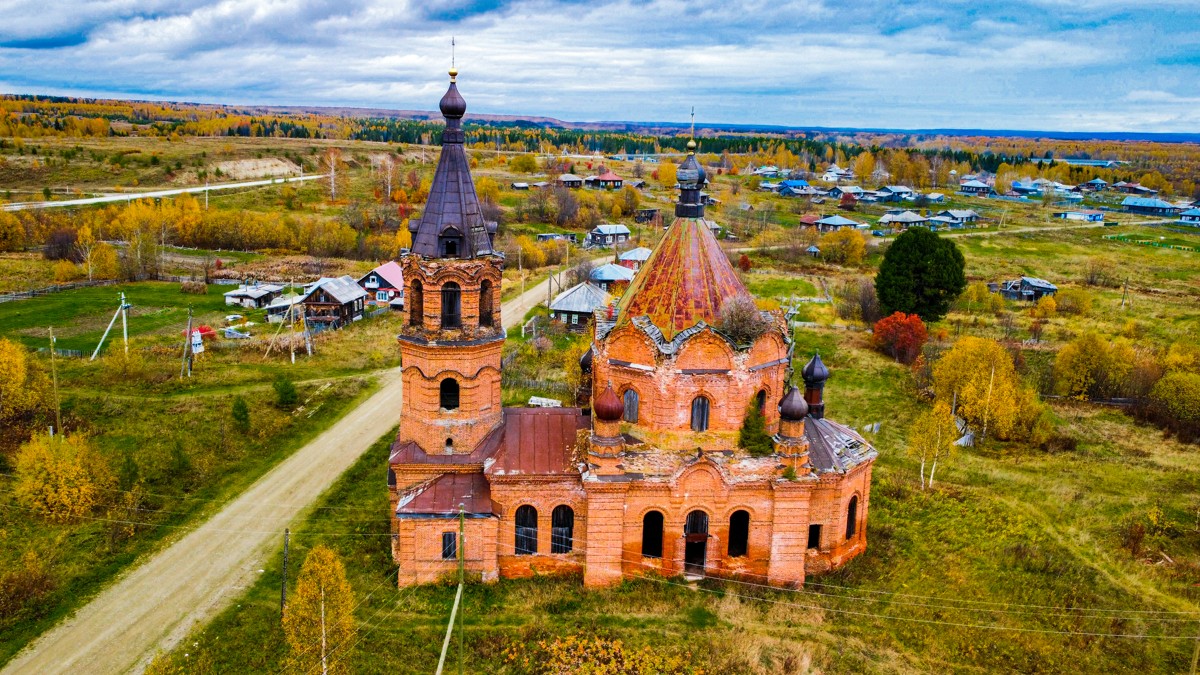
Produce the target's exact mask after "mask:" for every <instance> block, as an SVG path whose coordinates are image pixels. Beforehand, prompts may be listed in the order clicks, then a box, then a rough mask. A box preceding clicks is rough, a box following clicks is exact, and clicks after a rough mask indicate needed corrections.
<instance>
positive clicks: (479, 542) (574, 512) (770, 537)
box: [388, 70, 876, 586]
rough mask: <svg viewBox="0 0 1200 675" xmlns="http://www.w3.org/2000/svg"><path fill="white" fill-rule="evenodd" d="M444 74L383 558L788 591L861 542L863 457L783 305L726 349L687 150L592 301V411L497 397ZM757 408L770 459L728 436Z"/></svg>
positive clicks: (713, 255) (485, 298)
mask: <svg viewBox="0 0 1200 675" xmlns="http://www.w3.org/2000/svg"><path fill="white" fill-rule="evenodd" d="M455 75H456V73H455V71H453V70H452V71H450V88H449V91H447V92H446V94H445V96H443V97H442V100H441V105H440V107H441V111H442V114H443V115H444V116H445V118H446V130H445V132H444V133H443V135H442V150H441V158H440V159H439V162H438V167H437V172H436V173H435V175H434V179H433V184H432V186H431V189H430V196H429V202H428V204H427V206H426V209H425V212H424V213H423V215H422V216H421V218H420V220H419V221H417V222H416V223H415V224H413V225H412V226H411V228H412V234H413V246H412V251H411V253H408V254H406V255H405V256H403V258H402V259H401V261H400V264H401V266H402V267H403V271H404V283H405V286H406V287H405V297H406V298H407V299H408V315H407V320H406V325H405V328H404V329H403V331H402V332H401V334H400V335H399V337H398V339H399V343H400V350H401V353H402V357H403V368H404V371H403V372H404V375H403V377H404V404H403V409H402V411H401V418H400V433H399V436H398V438H397V439H396V442H395V443H394V444H393V446H392V450H391V457H390V459H389V462H388V487H389V490H390V497H391V499H390V503H391V510H392V515H393V518H392V520H391V522H392V533H393V537H392V555H393V557H394V559H395V562H396V564H397V565H399V568H400V571H399V583H400V584H401V585H406V584H413V583H423V582H429V581H434V580H436V579H438V578H440V577H442V576H443V575H446V574H448V573H453V572H455V571H456V570H457V558H458V554H459V551H458V547H459V545H460V542H459V539H458V536H457V533H458V520H459V512H460V508H461V509H462V510H463V511H464V512H465V514H466V516H465V517H466V526H465V528H466V529H465V536H464V538H463V541H464V542H465V544H463V545H464V546H465V549H464V551H463V556H464V558H465V564H466V567H467V569H468V570H469V571H471V572H472V573H476V574H479V575H481V576H482V577H483V578H484V579H489V580H490V579H496V578H498V577H499V576H507V577H520V576H531V575H537V574H551V573H559V572H571V571H574V572H578V571H581V572H582V574H583V579H584V583H586V584H588V585H604V584H612V583H615V582H617V581H618V580H620V579H621V578H622V577H623V576H625V575H634V574H644V573H647V572H656V573H659V574H666V575H674V574H681V573H682V574H688V575H710V576H726V575H728V576H739V575H741V576H746V577H750V578H756V577H757V578H760V579H761V580H766V581H767V582H769V583H771V584H777V585H788V586H791V585H799V584H802V583H803V582H804V578H805V575H806V574H808V573H810V572H823V571H826V570H829V569H833V568H836V567H838V566H840V565H842V564H844V563H845V562H846V561H848V560H849V559H851V558H853V557H854V556H856V555H858V554H859V553H861V552H862V551H863V550H864V549H865V548H866V541H867V540H866V520H867V511H868V504H869V497H870V489H871V467H872V465H873V463H874V460H875V457H876V452H875V450H874V449H873V448H872V447H871V445H870V444H869V443H868V442H867V441H866V440H864V439H863V438H862V437H861V436H860V435H859V434H857V433H856V432H854V431H853V430H852V429H850V428H848V427H845V426H842V425H840V424H838V423H836V422H833V421H831V420H828V419H826V418H825V402H824V388H825V383H826V380H827V378H828V377H829V371H828V370H827V369H826V367H825V365H824V364H822V363H821V359H820V357H819V356H814V357H813V358H812V360H810V361H809V362H808V364H807V365H806V366H805V367H804V368H803V370H802V372H801V376H802V378H803V380H804V390H803V393H802V392H801V391H800V390H799V389H797V388H796V387H794V386H791V385H790V384H789V378H790V376H791V349H792V343H791V342H792V341H791V336H790V333H789V331H788V328H787V325H786V322H785V320H784V318H783V316H782V315H781V314H780V313H778V312H763V313H762V315H763V319H764V320H766V321H767V322H769V329H768V330H766V332H765V333H762V334H761V335H760V336H759V337H757V338H755V339H753V340H752V341H751V342H750V343H748V344H746V343H738V342H737V341H735V340H734V339H732V338H731V337H729V336H728V335H725V334H723V333H722V332H721V331H720V330H719V327H718V323H719V321H718V317H719V313H720V309H721V306H722V304H723V303H724V302H725V301H726V300H728V299H730V298H735V297H739V296H745V297H749V293H748V291H747V290H746V288H745V286H744V285H743V284H742V282H741V280H740V279H739V277H738V275H737V273H736V272H735V271H734V269H733V267H732V265H731V264H730V262H729V259H728V257H727V256H726V255H725V253H724V252H723V251H722V250H721V249H720V247H719V246H718V244H717V241H716V239H715V238H714V237H713V234H712V229H711V227H710V225H711V223H709V222H707V221H706V220H705V217H704V206H703V204H702V200H701V197H700V190H701V189H702V188H703V187H704V184H705V180H706V177H705V173H704V170H703V169H702V168H701V167H700V165H699V163H698V162H697V160H696V157H695V154H694V148H695V145H694V143H689V144H688V147H689V154H688V157H687V159H686V160H685V161H684V163H683V164H682V165H681V166H680V168H679V170H678V178H679V183H680V188H681V197H680V201H679V203H678V204H677V205H676V207H675V213H676V216H677V218H676V219H675V222H674V223H673V224H672V225H671V226H670V228H669V229H668V230H667V232H666V234H665V235H664V237H663V239H662V241H661V242H660V243H659V245H658V246H657V248H655V250H654V252H653V253H652V254H651V255H650V258H649V259H648V260H647V261H646V262H645V263H644V264H643V265H642V268H641V270H640V271H639V272H638V275H637V276H636V277H635V278H634V280H633V282H632V284H631V285H630V287H629V289H628V291H626V292H625V294H624V295H623V297H622V299H621V301H620V304H619V305H618V307H617V312H616V315H615V320H613V319H609V318H608V316H607V315H604V314H598V315H597V321H596V322H595V336H594V339H593V343H592V348H591V350H589V352H588V353H587V354H586V355H585V356H584V360H583V362H582V363H581V366H583V368H584V371H585V373H588V372H590V377H591V385H590V386H591V390H592V396H591V400H592V407H591V410H586V409H580V408H504V407H502V406H501V403H500V402H501V396H500V374H501V350H502V347H503V345H504V337H505V334H504V330H503V329H502V328H501V322H500V282H501V270H502V268H503V266H504V262H505V261H504V257H503V255H502V254H501V253H499V252H498V251H496V250H494V249H493V238H494V236H495V231H496V225H495V223H491V222H486V221H485V220H484V218H483V215H482V211H481V209H480V206H479V201H478V198H477V197H476V194H475V189H474V185H473V183H472V181H471V176H470V172H469V165H468V160H467V156H466V153H465V152H464V149H463V131H462V127H461V123H462V117H463V115H464V114H465V113H466V102H465V101H464V100H463V98H462V96H461V95H460V94H459V93H458V88H457V86H456V84H455ZM750 405H755V406H758V407H759V409H760V410H761V411H762V413H763V415H764V416H765V419H766V423H767V429H768V432H769V433H771V434H773V437H772V438H773V450H774V452H773V453H772V454H770V455H767V456H752V455H751V454H750V453H749V452H747V451H746V450H744V449H740V448H739V447H738V432H739V430H740V428H741V426H742V422H743V418H744V417H745V414H746V412H747V410H748V409H749V406H750Z"/></svg>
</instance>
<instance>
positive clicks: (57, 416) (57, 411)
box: [50, 327, 62, 434]
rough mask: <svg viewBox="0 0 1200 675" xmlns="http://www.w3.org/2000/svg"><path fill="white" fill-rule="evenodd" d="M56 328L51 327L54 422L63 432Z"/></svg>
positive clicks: (60, 431)
mask: <svg viewBox="0 0 1200 675" xmlns="http://www.w3.org/2000/svg"><path fill="white" fill-rule="evenodd" d="M54 342H55V340H54V328H53V327H51V328H50V372H51V373H52V374H53V376H54V424H55V425H56V427H55V428H56V429H57V430H58V433H60V434H61V433H62V405H61V404H60V403H59V402H58V363H57V362H56V361H55V359H54Z"/></svg>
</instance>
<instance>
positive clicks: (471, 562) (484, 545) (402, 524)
mask: <svg viewBox="0 0 1200 675" xmlns="http://www.w3.org/2000/svg"><path fill="white" fill-rule="evenodd" d="M393 520H394V521H395V532H396V534H395V536H393V538H392V558H393V560H395V561H396V564H397V565H399V567H400V569H399V572H398V578H397V583H398V584H399V585H401V586H407V585H411V584H424V583H430V582H434V581H438V580H440V579H443V578H445V577H451V578H453V577H454V576H455V575H457V574H458V560H457V559H453V560H443V559H442V533H444V532H453V533H456V534H457V533H458V519H457V518H435V519H424V518H422V519H411V518H404V519H398V520H397V519H393ZM496 529H497V520H496V519H495V518H468V519H467V520H466V521H465V527H464V539H465V544H466V545H465V548H464V549H463V552H464V554H465V558H466V559H465V561H464V567H465V568H466V571H467V573H468V574H470V575H473V576H474V577H476V578H482V579H483V580H485V581H493V580H495V579H496V578H498V574H497V564H496Z"/></svg>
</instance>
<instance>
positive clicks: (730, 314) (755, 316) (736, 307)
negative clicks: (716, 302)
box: [717, 295, 771, 345]
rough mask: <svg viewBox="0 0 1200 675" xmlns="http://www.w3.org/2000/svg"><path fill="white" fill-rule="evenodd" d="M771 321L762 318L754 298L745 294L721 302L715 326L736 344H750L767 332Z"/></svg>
mask: <svg viewBox="0 0 1200 675" xmlns="http://www.w3.org/2000/svg"><path fill="white" fill-rule="evenodd" d="M770 327H771V322H770V321H769V320H768V319H766V318H764V317H763V315H762V312H761V311H760V310H759V309H758V305H756V304H754V300H752V299H750V298H749V297H747V296H745V295H738V296H734V297H732V298H729V299H728V300H726V301H725V302H724V303H722V304H721V311H720V315H719V317H718V319H717V328H718V329H719V330H720V331H721V332H722V333H724V334H725V335H727V336H728V337H729V338H730V339H731V340H733V341H734V342H735V343H737V344H741V345H744V344H750V343H752V342H754V341H755V340H757V339H758V338H759V337H760V336H762V335H763V334H764V333H766V332H767V330H768V329H770Z"/></svg>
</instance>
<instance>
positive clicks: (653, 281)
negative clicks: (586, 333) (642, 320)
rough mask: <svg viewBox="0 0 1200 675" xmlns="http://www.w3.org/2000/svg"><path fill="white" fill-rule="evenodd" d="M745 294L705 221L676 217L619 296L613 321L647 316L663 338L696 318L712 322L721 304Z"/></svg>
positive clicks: (712, 323) (694, 322) (693, 322)
mask: <svg viewBox="0 0 1200 675" xmlns="http://www.w3.org/2000/svg"><path fill="white" fill-rule="evenodd" d="M738 295H744V296H747V297H749V295H750V293H749V292H748V291H747V290H746V287H745V286H744V285H742V280H741V279H739V278H738V275H737V272H735V271H734V269H733V265H732V264H730V262H729V257H728V256H726V255H725V252H724V251H722V250H721V247H720V246H719V245H718V244H717V239H716V237H714V236H713V234H712V232H711V231H710V229H709V227H708V223H707V221H705V220H702V219H700V218H677V219H676V220H675V222H674V223H672V224H671V227H670V228H669V229H668V230H667V233H666V234H665V235H664V236H663V240H662V241H661V242H659V244H658V246H657V247H656V248H655V249H654V252H653V253H651V254H650V258H649V259H648V260H647V261H646V262H645V263H644V264H643V265H642V269H641V271H640V272H638V275H637V276H636V277H634V280H633V282H632V283H631V284H630V286H629V290H628V291H626V292H625V295H624V297H623V298H622V299H621V305H620V307H619V308H618V315H619V316H618V319H617V323H618V325H620V324H622V323H625V322H627V321H630V320H631V319H633V318H634V317H640V316H646V317H649V319H650V322H651V323H653V324H654V325H655V326H657V327H658V328H659V330H661V331H662V333H663V337H664V338H665V339H666V340H668V341H669V340H671V339H672V338H673V337H674V336H675V334H676V333H679V332H680V331H683V330H685V329H687V328H691V327H692V326H695V325H696V324H697V323H699V322H700V321H704V322H705V323H707V324H709V325H716V324H717V318H718V315H719V313H720V311H721V303H723V302H724V301H725V300H726V299H727V298H732V297H734V296H738Z"/></svg>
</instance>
